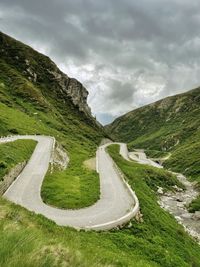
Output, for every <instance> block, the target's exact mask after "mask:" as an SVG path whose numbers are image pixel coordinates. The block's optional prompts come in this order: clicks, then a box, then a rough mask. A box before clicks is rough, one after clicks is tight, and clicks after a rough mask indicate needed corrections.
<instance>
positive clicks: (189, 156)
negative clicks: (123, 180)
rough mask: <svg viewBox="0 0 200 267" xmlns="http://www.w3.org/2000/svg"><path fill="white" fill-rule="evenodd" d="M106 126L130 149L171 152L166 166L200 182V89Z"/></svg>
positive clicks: (142, 108)
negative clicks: (127, 144)
mask: <svg viewBox="0 0 200 267" xmlns="http://www.w3.org/2000/svg"><path fill="white" fill-rule="evenodd" d="M106 129H107V131H108V132H109V133H110V134H111V135H112V136H113V138H114V139H117V140H119V141H123V142H127V143H129V148H130V149H133V148H145V149H148V150H154V154H159V152H160V151H167V152H170V153H171V157H170V158H169V159H168V160H166V162H165V165H166V166H168V167H171V168H172V169H174V170H176V171H181V172H183V173H185V174H187V175H188V176H191V177H192V178H193V179H197V180H198V181H200V88H196V89H193V90H191V91H188V92H186V93H183V94H179V95H175V96H171V97H167V98H165V99H163V100H160V101H157V102H155V103H153V104H150V105H147V106H144V107H141V108H138V109H136V110H133V111H131V112H129V113H127V114H125V115H123V116H121V117H119V118H117V119H116V120H115V121H114V122H113V123H111V124H110V125H108V126H106ZM156 151H158V153H155V152H156ZM149 153H150V152H149ZM160 154H162V153H160Z"/></svg>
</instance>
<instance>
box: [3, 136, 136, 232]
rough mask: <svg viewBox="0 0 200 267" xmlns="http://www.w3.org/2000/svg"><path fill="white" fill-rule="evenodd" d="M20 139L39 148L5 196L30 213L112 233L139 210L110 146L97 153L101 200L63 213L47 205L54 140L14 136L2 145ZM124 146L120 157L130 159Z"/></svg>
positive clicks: (74, 225) (101, 147)
mask: <svg viewBox="0 0 200 267" xmlns="http://www.w3.org/2000/svg"><path fill="white" fill-rule="evenodd" d="M17 139H33V140H36V141H37V142H38V143H37V146H36V148H35V151H34V152H33V154H32V156H31V158H30V160H29V162H28V163H27V165H26V167H25V168H24V170H23V171H22V173H21V174H20V175H19V176H18V177H17V179H16V180H15V181H14V182H13V183H12V185H11V186H10V187H9V188H8V190H7V191H6V192H5V194H4V197H5V198H6V199H8V200H10V201H12V202H14V203H16V204H19V205H21V206H23V207H25V208H27V209H28V210H30V211H34V212H35V213H37V214H42V215H44V216H45V217H47V218H49V219H51V220H53V221H54V222H56V223H57V224H58V225H62V226H71V227H75V228H78V229H80V228H83V229H94V230H108V229H112V228H114V227H117V226H119V225H122V224H124V223H127V222H128V221H129V220H130V219H131V218H133V217H134V216H135V215H136V214H137V213H138V211H139V202H138V199H137V197H136V195H135V193H134V192H133V191H132V189H131V188H130V186H129V185H128V184H127V183H126V182H125V181H124V179H123V176H122V175H121V174H120V171H119V170H118V169H117V168H116V165H115V163H114V162H113V160H112V159H111V157H110V156H109V155H108V153H107V152H106V147H107V146H108V145H110V144H105V145H102V146H100V147H99V148H98V150H97V171H98V173H99V176H100V191H101V195H100V200H98V201H97V202H96V203H95V204H94V205H92V206H90V207H87V208H83V209H79V210H63V209H59V208H55V207H51V206H48V205H46V204H45V203H44V202H43V201H42V199H41V195H40V190H41V186H42V182H43V179H44V177H45V175H46V172H47V170H48V168H49V163H50V162H51V156H52V151H53V149H54V142H55V140H54V138H52V137H48V136H34V135H33V136H14V137H6V138H1V139H0V142H11V141H14V140H17ZM119 145H120V154H122V156H124V157H125V158H126V159H128V151H127V147H126V145H125V144H121V143H119Z"/></svg>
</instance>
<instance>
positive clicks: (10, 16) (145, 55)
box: [0, 0, 200, 122]
mask: <svg viewBox="0 0 200 267" xmlns="http://www.w3.org/2000/svg"><path fill="white" fill-rule="evenodd" d="M199 10H200V1H198V0H193V1H187V0H168V1H167V0H163V1H160V0H141V1H132V0H102V1H95V0H76V1H74V0H57V1H53V0H40V1H39V0H35V1H31V0H15V1H13V0H0V21H1V30H2V31H4V32H5V33H7V34H10V35H12V36H14V37H16V38H18V39H20V40H21V41H23V42H25V43H28V44H29V45H31V46H33V47H34V48H35V49H37V50H39V51H41V52H43V53H45V54H47V55H48V56H50V57H51V58H52V59H53V60H54V61H55V62H56V63H57V64H58V66H59V67H60V68H61V69H62V70H63V71H65V72H66V73H67V74H68V75H70V76H74V77H76V78H78V79H79V80H80V81H81V82H83V83H84V85H85V86H86V87H87V88H88V90H89V92H90V97H89V103H90V105H91V107H92V110H93V112H94V114H96V115H97V118H99V119H100V120H101V121H102V122H108V121H110V120H111V119H112V118H115V117H116V116H119V115H121V114H123V113H125V112H127V111H129V110H131V109H133V108H135V107H138V106H141V105H144V104H147V103H150V102H152V101H155V100H158V99H160V98H162V97H165V96H168V95H172V94H175V93H179V92H183V91H185V90H188V89H191V88H193V87H195V86H197V85H199V73H200V54H199V50H200V30H199V29H200V15H199Z"/></svg>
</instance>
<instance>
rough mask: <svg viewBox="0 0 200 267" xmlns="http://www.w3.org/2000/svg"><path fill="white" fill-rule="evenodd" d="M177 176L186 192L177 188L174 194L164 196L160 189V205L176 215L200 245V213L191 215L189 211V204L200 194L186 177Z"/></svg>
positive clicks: (168, 193) (169, 193) (167, 193)
mask: <svg viewBox="0 0 200 267" xmlns="http://www.w3.org/2000/svg"><path fill="white" fill-rule="evenodd" d="M176 176H177V178H178V180H179V181H180V182H181V183H182V184H184V185H185V190H182V189H181V188H178V187H176V188H175V191H174V192H166V193H164V194H162V190H161V189H160V188H159V191H160V192H159V193H160V200H159V204H160V206H161V207H162V208H164V209H165V210H167V211H168V212H170V213H171V214H172V215H174V217H175V218H176V220H177V221H178V222H179V223H180V224H182V225H183V226H184V228H185V230H186V231H187V232H188V233H189V234H190V235H191V236H193V237H194V238H195V239H197V241H198V242H199V244H200V212H195V213H189V212H188V210H187V206H188V204H189V203H190V202H191V201H192V200H193V199H195V198H196V197H197V196H198V194H199V192H198V191H197V190H196V188H195V184H194V183H191V182H189V181H188V180H187V178H186V177H185V176H184V175H182V174H176Z"/></svg>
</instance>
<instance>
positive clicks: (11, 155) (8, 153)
mask: <svg viewBox="0 0 200 267" xmlns="http://www.w3.org/2000/svg"><path fill="white" fill-rule="evenodd" d="M36 143H37V142H36V141H33V140H17V141H15V142H10V143H2V144H1V143H0V155H1V157H0V158H1V159H0V181H1V180H2V179H3V177H4V176H5V175H6V174H7V173H8V172H9V170H10V169H11V168H13V167H15V166H16V165H17V164H18V163H22V162H24V161H27V160H28V159H29V158H30V156H31V155H32V153H33V150H34V148H35V146H36Z"/></svg>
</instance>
